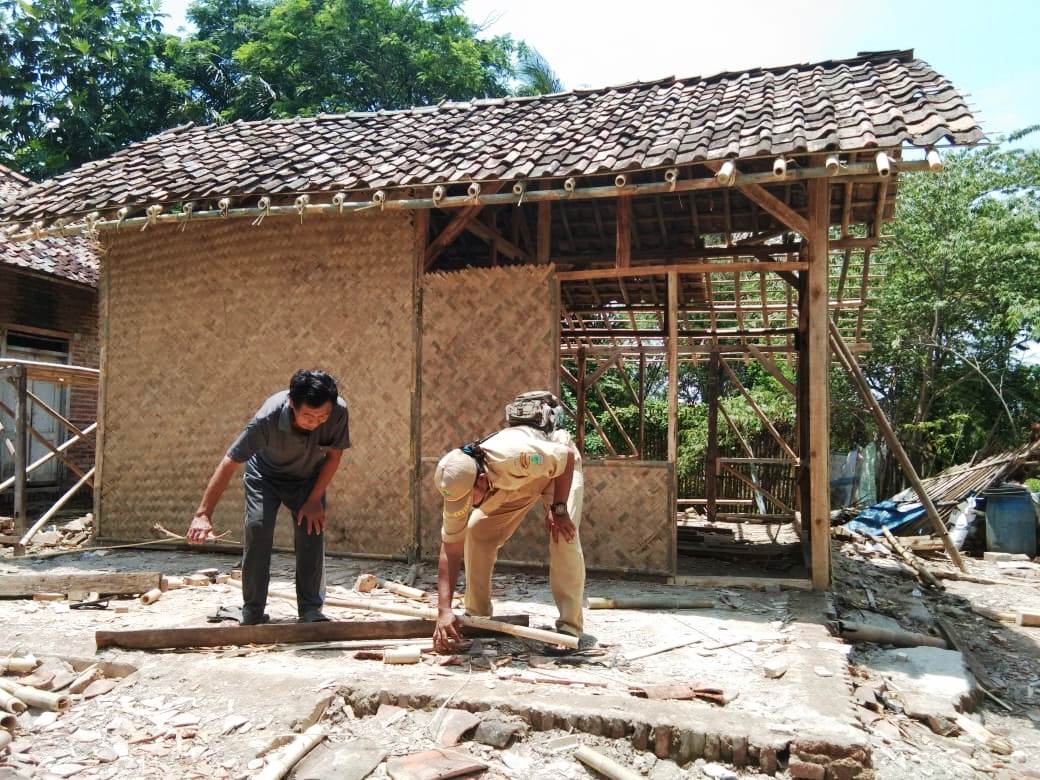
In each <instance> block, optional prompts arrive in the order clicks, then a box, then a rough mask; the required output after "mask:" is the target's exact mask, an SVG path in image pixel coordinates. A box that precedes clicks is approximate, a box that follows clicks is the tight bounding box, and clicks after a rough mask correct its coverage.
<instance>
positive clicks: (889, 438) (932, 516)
mask: <svg viewBox="0 0 1040 780" xmlns="http://www.w3.org/2000/svg"><path fill="white" fill-rule="evenodd" d="M830 339H831V345H832V346H833V347H834V352H835V354H836V355H837V356H838V360H839V362H840V363H841V364H842V366H843V367H844V369H845V370H846V371H847V372H848V374H849V377H850V378H851V379H852V383H853V385H855V387H856V389H857V390H858V391H859V394H860V397H861V398H862V399H863V402H864V403H865V404H866V405H867V408H868V409H870V412H871V414H872V415H873V417H874V422H876V423H877V426H878V428H879V429H880V430H881V434H882V435H883V436H884V437H885V441H886V442H887V443H888V448H889V449H890V450H892V454H893V455H895V456H896V460H897V461H898V462H899V465H900V467H901V468H902V469H903V474H905V475H906V479H907V481H908V482H909V483H910V485H911V486H912V487H913V489H914V491H915V492H916V493H917V498H918V500H919V501H920V502H921V504H922V505H924V509H925V513H926V514H927V515H928V519H929V520H930V521H931V523H932V530H933V531H935V533H936V535H937V536H938V537H939V538H940V539H942V543H943V547H944V548H946V553H947V555H949V556H950V560H951V561H953V562H954V564H955V565H956V566H957V568H958V569H960V570H961V571H963V572H966V571H967V569H966V568H965V566H964V559H963V558H961V554H960V552H958V550H957V548H956V547H955V546H954V544H953V541H952V540H951V539H950V535H949V533H947V531H946V525H945V523H943V521H942V518H941V517H939V512H938V510H937V509H936V508H935V504H934V502H933V501H932V499H931V497H930V496H929V495H928V492H927V491H926V490H925V489H924V485H923V484H922V483H921V478H920V477H919V476H918V474H917V470H916V469H915V468H914V464H913V463H911V462H910V456H909V455H907V454H906V450H904V449H903V445H902V444H901V443H900V441H899V439H898V437H897V436H896V432H895V431H894V430H893V429H892V424H891V423H890V422H889V421H888V417H886V416H885V412H884V410H883V409H882V408H881V404H879V403H878V402H877V399H876V398H875V397H874V394H873V393H872V392H871V391H870V386H869V385H868V384H867V380H866V377H864V376H863V371H862V370H861V369H860V367H859V363H858V362H857V361H856V356H855V355H854V354H852V350H851V349H849V346H848V344H846V343H845V339H843V338H842V337H841V333H840V332H839V331H838V328H837V326H836V325H835V324H834V323H833V322H831V323H830Z"/></svg>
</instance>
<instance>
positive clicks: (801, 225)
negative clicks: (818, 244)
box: [737, 179, 809, 238]
mask: <svg viewBox="0 0 1040 780" xmlns="http://www.w3.org/2000/svg"><path fill="white" fill-rule="evenodd" d="M737 181H738V185H737V189H739V190H740V191H741V192H742V193H744V195H746V196H747V198H748V199H749V200H750V201H752V202H753V203H755V204H757V205H758V206H760V207H761V208H762V210H763V211H766V212H768V213H769V215H770V216H772V217H773V218H774V219H776V220H777V221H778V222H779V223H780V224H781V225H786V226H787V227H789V228H790V229H791V230H793V231H794V232H795V233H798V234H799V235H801V236H802V237H803V238H806V237H807V236H808V233H809V221H808V220H807V219H806V218H805V217H803V216H802V215H801V214H799V213H798V212H797V211H795V210H794V209H793V208H791V207H790V206H788V205H787V204H786V203H784V202H783V201H782V200H780V198H778V197H776V196H775V195H773V194H772V193H771V192H769V191H768V190H766V189H765V187H763V186H762V185H761V184H739V181H740V180H739V179H737Z"/></svg>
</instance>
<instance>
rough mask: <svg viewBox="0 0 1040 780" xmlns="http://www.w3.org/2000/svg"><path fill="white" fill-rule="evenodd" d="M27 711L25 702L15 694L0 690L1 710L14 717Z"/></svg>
mask: <svg viewBox="0 0 1040 780" xmlns="http://www.w3.org/2000/svg"><path fill="white" fill-rule="evenodd" d="M26 709H27V707H26V704H25V702H24V701H22V700H21V699H19V698H18V697H17V696H15V695H14V694H13V693H8V692H7V691H4V690H0V710H3V711H4V712H10V713H11V714H12V715H21V714H22V713H23V712H25V710H26Z"/></svg>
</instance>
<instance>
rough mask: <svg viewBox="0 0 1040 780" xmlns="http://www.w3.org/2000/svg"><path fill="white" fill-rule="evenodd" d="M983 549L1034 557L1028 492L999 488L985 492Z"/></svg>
mask: <svg viewBox="0 0 1040 780" xmlns="http://www.w3.org/2000/svg"><path fill="white" fill-rule="evenodd" d="M983 495H984V496H985V497H986V549H987V550H993V551H994V552H1006V553H1025V554H1026V555H1028V556H1030V557H1033V556H1034V555H1036V515H1035V514H1034V512H1033V499H1032V498H1031V497H1030V495H1029V491H1028V490H1027V489H1026V488H1024V487H1019V486H1017V485H1001V486H999V487H993V488H990V489H989V490H987V491H985V492H984V493H983Z"/></svg>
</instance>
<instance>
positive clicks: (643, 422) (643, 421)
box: [639, 350, 646, 460]
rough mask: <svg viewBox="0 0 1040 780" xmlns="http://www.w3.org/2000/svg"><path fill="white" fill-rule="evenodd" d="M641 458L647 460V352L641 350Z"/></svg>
mask: <svg viewBox="0 0 1040 780" xmlns="http://www.w3.org/2000/svg"><path fill="white" fill-rule="evenodd" d="M639 458H640V460H646V353H645V352H643V351H642V350H640V352H639Z"/></svg>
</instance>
